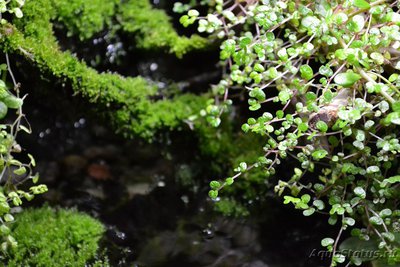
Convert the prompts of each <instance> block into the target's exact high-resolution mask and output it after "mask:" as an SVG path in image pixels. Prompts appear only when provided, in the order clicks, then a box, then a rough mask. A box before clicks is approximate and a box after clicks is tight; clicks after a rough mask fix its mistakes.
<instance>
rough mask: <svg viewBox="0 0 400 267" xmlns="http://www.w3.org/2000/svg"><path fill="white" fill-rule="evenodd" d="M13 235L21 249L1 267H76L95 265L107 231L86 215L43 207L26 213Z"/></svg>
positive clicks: (13, 252)
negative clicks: (103, 236)
mask: <svg viewBox="0 0 400 267" xmlns="http://www.w3.org/2000/svg"><path fill="white" fill-rule="evenodd" d="M11 231H12V233H13V234H14V236H15V238H16V239H17V240H18V247H17V248H15V249H13V250H12V251H11V252H10V255H9V258H8V260H7V262H6V264H4V265H2V266H8V267H13V266H15V267H20V266H27V267H28V266H32V267H33V266H37V267H40V266H43V267H49V266H65V267H67V266H70V267H75V266H86V265H85V264H86V263H87V262H88V261H89V260H92V262H94V259H95V257H96V255H97V253H98V249H99V246H98V242H99V240H100V238H101V237H102V235H103V233H104V231H105V228H104V226H103V225H102V224H101V223H100V222H98V221H97V220H95V219H93V218H91V217H90V216H88V215H86V214H83V213H79V212H77V211H74V210H64V209H58V210H54V209H52V208H50V207H43V208H39V209H28V210H25V211H23V212H22V213H21V214H19V215H18V216H17V217H16V222H15V224H14V225H13V227H12V230H11ZM3 263H4V262H3ZM103 266H105V265H103Z"/></svg>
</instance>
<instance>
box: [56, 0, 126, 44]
mask: <svg viewBox="0 0 400 267" xmlns="http://www.w3.org/2000/svg"><path fill="white" fill-rule="evenodd" d="M118 2H119V1H117V0H109V1H104V0H70V1H59V0H52V4H53V6H54V8H55V13H56V14H57V15H56V16H55V19H56V20H59V21H61V22H62V23H63V24H64V25H65V26H66V27H67V28H68V30H69V32H68V34H69V35H79V37H80V38H81V39H88V38H90V37H92V36H93V34H95V33H97V32H99V31H101V30H102V29H103V28H104V27H105V26H106V25H110V23H111V18H112V17H113V16H114V14H115V7H116V4H117V3H118ZM66 3H67V4H66Z"/></svg>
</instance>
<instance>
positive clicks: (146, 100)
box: [0, 0, 206, 139]
mask: <svg viewBox="0 0 400 267" xmlns="http://www.w3.org/2000/svg"><path fill="white" fill-rule="evenodd" d="M117 2H119V1H104V0H89V1H84V0H73V1H59V0H57V1H52V0H35V1H27V2H26V4H25V6H24V9H23V11H24V17H23V18H22V19H18V20H15V21H13V24H6V25H4V26H2V28H1V35H2V36H1V39H0V45H1V46H2V50H3V51H6V52H10V53H15V54H20V55H22V56H24V57H25V58H26V59H27V60H29V61H31V62H32V63H33V64H34V65H36V66H37V67H38V68H39V69H40V70H41V72H42V73H43V74H45V75H46V74H47V75H48V74H49V73H50V74H51V75H53V76H54V77H55V78H57V79H60V80H63V81H65V82H67V83H70V84H71V85H72V88H73V90H74V92H75V93H76V94H80V95H81V96H82V97H84V98H85V99H87V100H88V101H89V102H91V103H94V104H95V105H96V107H98V109H99V110H106V111H105V113H106V115H107V118H109V119H110V121H111V123H112V124H113V125H114V126H115V128H116V130H117V131H118V132H121V133H123V134H124V135H125V136H140V137H144V138H148V139H150V138H151V137H152V136H153V135H154V133H155V132H157V131H158V130H159V129H161V128H169V129H176V128H178V127H180V126H181V125H182V121H183V120H185V119H186V118H187V117H188V116H190V115H191V114H194V113H197V112H198V111H199V110H200V108H201V107H202V106H203V105H204V103H205V101H206V97H203V96H197V95H193V94H184V95H181V96H175V97H173V98H172V99H163V100H158V101H153V100H151V99H150V98H151V96H154V95H155V94H156V93H157V90H158V89H157V87H156V86H155V85H154V84H152V83H151V82H149V81H147V80H145V79H144V78H142V77H129V78H125V77H122V76H120V75H118V74H113V73H98V72H97V71H96V70H94V69H92V68H90V67H88V66H87V65H86V64H85V63H84V62H82V61H80V60H79V59H77V58H76V57H75V56H73V55H72V54H71V53H69V52H62V51H61V50H60V48H59V46H58V42H57V40H56V38H55V37H54V33H53V24H52V21H56V20H57V21H60V22H62V23H63V24H64V25H65V26H66V27H67V29H68V31H69V33H70V34H74V35H79V36H80V38H81V39H85V38H89V37H91V36H92V35H93V34H94V33H96V32H98V31H100V30H102V29H103V28H104V27H105V26H106V25H108V24H110V21H111V17H112V16H113V15H116V14H115V12H116V11H117V10H119V9H122V10H123V7H122V6H118V4H117ZM133 2H135V3H133ZM121 5H122V4H121ZM124 5H131V6H130V7H129V8H133V7H135V6H136V5H137V8H139V7H140V8H141V10H140V12H137V14H136V15H135V14H134V13H135V12H129V14H125V15H121V16H120V17H121V18H126V19H127V20H128V19H129V21H130V22H129V23H128V22H124V19H122V23H123V25H124V26H123V27H124V28H126V29H127V30H128V29H129V31H132V32H135V33H136V32H138V33H140V35H139V36H138V38H137V39H138V40H142V41H143V43H142V45H141V46H142V47H144V48H148V49H159V48H167V47H170V46H171V45H172V44H174V45H176V46H174V47H170V50H171V51H173V52H175V53H177V54H178V55H182V54H184V53H185V52H187V51H189V50H190V49H197V48H200V46H199V42H196V41H194V42H193V44H194V46H193V45H192V44H191V42H190V41H189V40H190V39H189V38H186V37H179V36H178V35H177V33H176V32H175V31H174V30H173V28H172V25H171V24H170V22H169V20H168V17H167V15H166V14H165V13H163V11H161V10H155V9H153V8H152V7H151V5H150V4H149V3H148V1H147V0H138V1H136V0H135V1H128V2H126V3H124ZM71 14H77V16H73V17H71ZM139 14H141V15H139ZM143 14H146V17H147V18H144V17H143V16H144V15H143ZM116 16H117V17H118V15H116ZM121 18H120V19H121ZM131 20H132V21H131ZM154 21H157V23H159V24H158V26H160V27H158V28H157V29H156V28H151V27H152V25H153V24H152V23H154ZM133 25H135V26H133ZM150 31H151V32H152V33H151V34H150V33H149V32H150ZM148 34H150V35H151V36H152V37H151V38H150V37H148V38H147V37H143V36H148ZM152 38H154V39H152ZM157 38H158V39H157ZM150 39H152V40H153V41H150ZM163 40H164V41H163ZM179 40H183V41H179ZM152 42H154V46H153V45H152ZM186 45H187V47H185V46H186Z"/></svg>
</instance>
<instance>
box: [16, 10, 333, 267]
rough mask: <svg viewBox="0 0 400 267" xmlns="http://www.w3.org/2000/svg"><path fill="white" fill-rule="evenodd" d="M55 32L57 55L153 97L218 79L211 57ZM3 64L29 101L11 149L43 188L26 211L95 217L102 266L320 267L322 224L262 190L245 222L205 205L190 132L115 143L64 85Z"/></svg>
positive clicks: (206, 177)
mask: <svg viewBox="0 0 400 267" xmlns="http://www.w3.org/2000/svg"><path fill="white" fill-rule="evenodd" d="M159 5H160V6H162V3H161V4H159ZM57 31H58V35H59V39H60V40H62V42H61V43H62V47H63V49H69V50H72V51H73V52H75V53H76V54H77V55H78V56H80V57H81V58H83V59H84V60H85V61H86V62H87V63H88V65H92V66H93V67H95V68H97V69H98V70H111V71H118V72H119V73H121V74H123V75H126V76H128V75H139V74H140V75H143V76H145V77H147V78H149V79H152V80H155V81H157V82H158V83H159V86H160V88H163V87H165V86H166V84H167V83H170V82H175V83H178V84H179V85H180V88H181V90H182V91H194V92H202V91H204V90H207V88H208V87H209V84H210V83H213V82H215V81H218V78H219V75H220V70H219V69H218V68H217V67H216V62H217V60H218V57H217V53H216V52H215V51H214V52H213V51H209V52H203V53H195V54H191V55H188V56H187V57H185V59H183V60H178V59H176V58H174V57H173V56H168V55H165V54H161V53H159V54H154V53H143V51H136V50H135V49H134V48H132V47H131V46H129V43H131V41H132V40H131V39H130V38H129V37H126V36H119V35H116V36H108V35H107V32H104V33H101V34H99V35H98V36H96V37H95V38H94V39H92V40H89V41H88V42H87V43H83V44H82V43H79V45H77V44H78V42H77V41H76V40H73V39H67V38H65V37H64V36H63V35H62V28H59V29H58V30H57ZM85 45H87V46H86V47H85ZM93 45H94V46H93ZM89 47H90V48H89ZM93 47H94V48H93ZM204 58H206V59H207V60H204ZM12 61H13V62H18V63H19V64H18V67H15V69H16V75H17V77H18V80H19V81H20V82H21V83H22V84H23V90H25V92H29V94H30V96H29V97H28V98H27V103H26V107H25V110H24V111H25V113H26V114H27V117H28V120H29V122H30V124H31V125H32V129H33V134H32V135H31V136H26V135H25V136H21V139H20V141H21V143H22V145H23V147H24V148H26V149H27V151H29V152H30V153H32V154H33V155H34V156H35V158H36V160H37V163H38V171H39V172H40V173H41V181H42V182H43V183H46V184H47V185H48V187H49V192H48V193H47V194H45V195H44V196H43V197H41V198H39V199H38V200H36V202H34V205H40V204H42V203H43V202H49V203H50V204H51V205H55V206H63V207H78V209H79V210H82V211H85V212H88V213H89V214H91V215H92V216H95V217H97V218H99V219H100V220H101V221H102V222H103V223H104V224H105V225H106V226H107V229H108V230H107V234H106V236H105V237H104V240H103V241H102V247H103V248H104V249H106V251H107V256H108V257H109V259H110V262H111V264H112V266H150V267H152V266H163V267H168V266H174V267H179V266H182V267H188V266H192V267H197V266H198V267H203V266H204V267H206V266H209V267H211V266H215V267H223V266H227V267H235V266H238V267H239V266H240V267H267V266H268V267H292V266H298V267H302V266H304V267H305V266H327V262H328V260H329V259H325V260H322V261H321V260H320V259H319V258H318V257H310V256H309V255H310V253H311V252H312V251H313V249H317V250H319V249H320V240H321V239H322V238H323V237H325V236H333V235H334V233H335V229H333V228H329V227H327V226H326V218H319V217H312V218H305V217H303V216H302V214H301V212H297V211H294V210H293V209H292V208H291V207H286V206H284V205H282V204H281V202H282V201H281V200H280V199H278V198H276V197H274V196H273V193H272V189H271V192H270V196H269V197H266V199H267V201H265V202H263V203H255V204H254V207H253V213H252V215H251V216H250V217H248V218H240V219H234V218H224V217H223V216H221V215H219V214H217V213H215V212H214V211H213V203H212V202H211V201H210V200H209V199H208V197H207V190H208V182H209V181H210V180H211V177H215V175H216V174H215V173H211V172H210V170H209V169H208V168H207V166H208V162H204V159H203V158H202V157H201V156H200V154H199V152H198V149H197V147H196V142H197V141H196V139H195V138H194V137H193V136H192V135H191V134H190V132H183V133H179V132H161V133H159V134H158V136H157V138H156V140H155V142H154V143H152V144H149V143H146V142H144V141H142V140H124V139H122V138H121V137H119V136H117V135H115V134H114V133H113V131H112V130H111V129H110V128H109V125H108V124H107V122H105V121H101V120H99V118H98V117H96V109H95V108H94V107H92V106H90V105H88V104H87V103H85V102H82V100H80V99H79V98H78V97H72V96H71V95H72V91H71V89H70V88H69V86H68V84H62V83H60V82H59V81H55V80H52V78H51V77H50V78H49V80H43V79H40V78H39V77H40V74H39V72H38V70H37V69H35V68H33V67H29V64H27V62H25V61H23V59H20V58H17V57H14V60H12ZM132 62H134V64H132ZM194 62H195V64H194ZM210 66H212V67H211V69H210ZM33 77H34V78H33ZM28 85H29V88H28Z"/></svg>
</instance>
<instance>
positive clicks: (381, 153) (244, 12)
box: [175, 0, 400, 266]
mask: <svg viewBox="0 0 400 267" xmlns="http://www.w3.org/2000/svg"><path fill="white" fill-rule="evenodd" d="M192 2H193V1H192ZM192 4H194V3H192ZM198 4H199V5H206V6H208V10H209V11H208V13H207V14H201V12H200V11H201V10H204V8H203V7H202V8H197V9H196V6H195V5H192V6H190V5H189V4H185V5H184V4H181V3H178V4H176V5H175V10H177V11H180V12H183V11H184V10H188V11H187V13H186V14H185V15H183V16H182V17H181V23H182V24H183V25H184V26H186V27H188V26H190V25H192V24H195V25H196V27H197V29H198V31H199V32H201V33H207V34H209V35H211V36H212V37H214V38H215V39H217V40H220V42H221V50H220V59H221V65H222V68H223V70H224V75H223V79H222V80H221V81H220V82H219V83H218V84H217V85H215V86H213V92H214V93H215V99H213V100H210V102H209V105H208V106H207V107H206V108H205V109H204V110H203V111H202V112H201V115H202V116H204V117H206V118H207V120H208V121H209V122H210V123H211V125H213V126H218V125H219V124H220V123H221V115H222V114H223V113H224V112H226V111H232V109H233V108H232V99H234V98H235V97H237V96H238V95H243V94H246V97H247V101H248V109H249V110H250V111H251V114H253V115H252V116H251V117H249V118H248V119H247V121H246V122H245V123H244V124H243V125H242V130H243V132H245V133H257V134H259V135H260V136H262V137H263V138H264V140H265V145H264V146H263V150H264V154H263V155H260V157H259V158H258V160H257V161H256V162H242V163H240V164H239V166H238V167H237V168H236V169H235V170H234V172H235V174H234V175H233V176H232V177H228V178H226V179H225V180H223V181H212V182H211V184H210V185H211V190H210V192H209V195H210V197H211V198H213V199H216V200H217V201H218V200H219V196H218V194H219V191H221V190H222V189H223V188H224V187H226V186H231V185H232V184H234V183H235V182H236V179H237V178H239V177H240V176H241V175H242V174H245V173H247V172H249V171H250V170H251V169H254V168H258V169H262V170H264V177H265V179H268V178H269V177H272V176H274V175H276V174H280V173H277V172H276V170H277V166H278V165H280V164H282V163H284V162H288V161H290V162H291V163H293V164H295V167H294V169H293V171H292V174H287V173H283V174H280V176H279V177H278V178H279V181H278V182H277V184H276V185H275V192H276V193H277V194H278V195H281V196H283V199H284V203H285V204H291V205H293V206H294V208H296V209H299V210H302V212H303V215H304V216H311V215H313V214H314V213H321V214H325V215H326V216H327V218H328V223H329V224H331V225H336V226H338V227H339V229H340V230H339V232H338V234H337V236H328V237H326V238H324V239H323V240H322V241H321V245H322V246H324V247H326V248H327V250H329V251H330V252H332V255H333V257H332V262H331V266H337V265H338V264H341V263H344V262H346V260H347V261H348V263H347V266H349V265H351V264H354V265H360V264H361V263H362V261H363V260H371V258H368V259H365V258H360V257H357V256H353V257H347V259H346V255H343V254H341V253H340V252H339V251H338V248H339V244H340V243H341V241H342V239H343V233H344V232H345V231H347V232H349V233H351V235H352V236H354V237H356V239H357V240H361V241H365V242H373V243H374V244H376V249H379V250H382V251H386V252H387V254H386V255H389V256H388V257H386V259H385V261H386V263H390V264H394V263H399V262H400V254H399V252H400V249H399V246H398V242H399V238H398V233H399V231H400V210H399V208H398V199H399V196H400V190H399V182H400V175H399V162H398V153H399V152H400V140H399V125H400V90H399V89H400V76H399V70H400V49H399V48H400V30H399V29H400V14H399V7H400V2H399V1H385V0H378V1H367V0H345V1H324V0H323V1H309V0H303V1H293V0H287V1H284V0H282V1H276V0H262V1H255V0H246V1H222V0H216V1H201V2H200V3H198ZM380 264H383V263H382V262H381V263H380Z"/></svg>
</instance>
